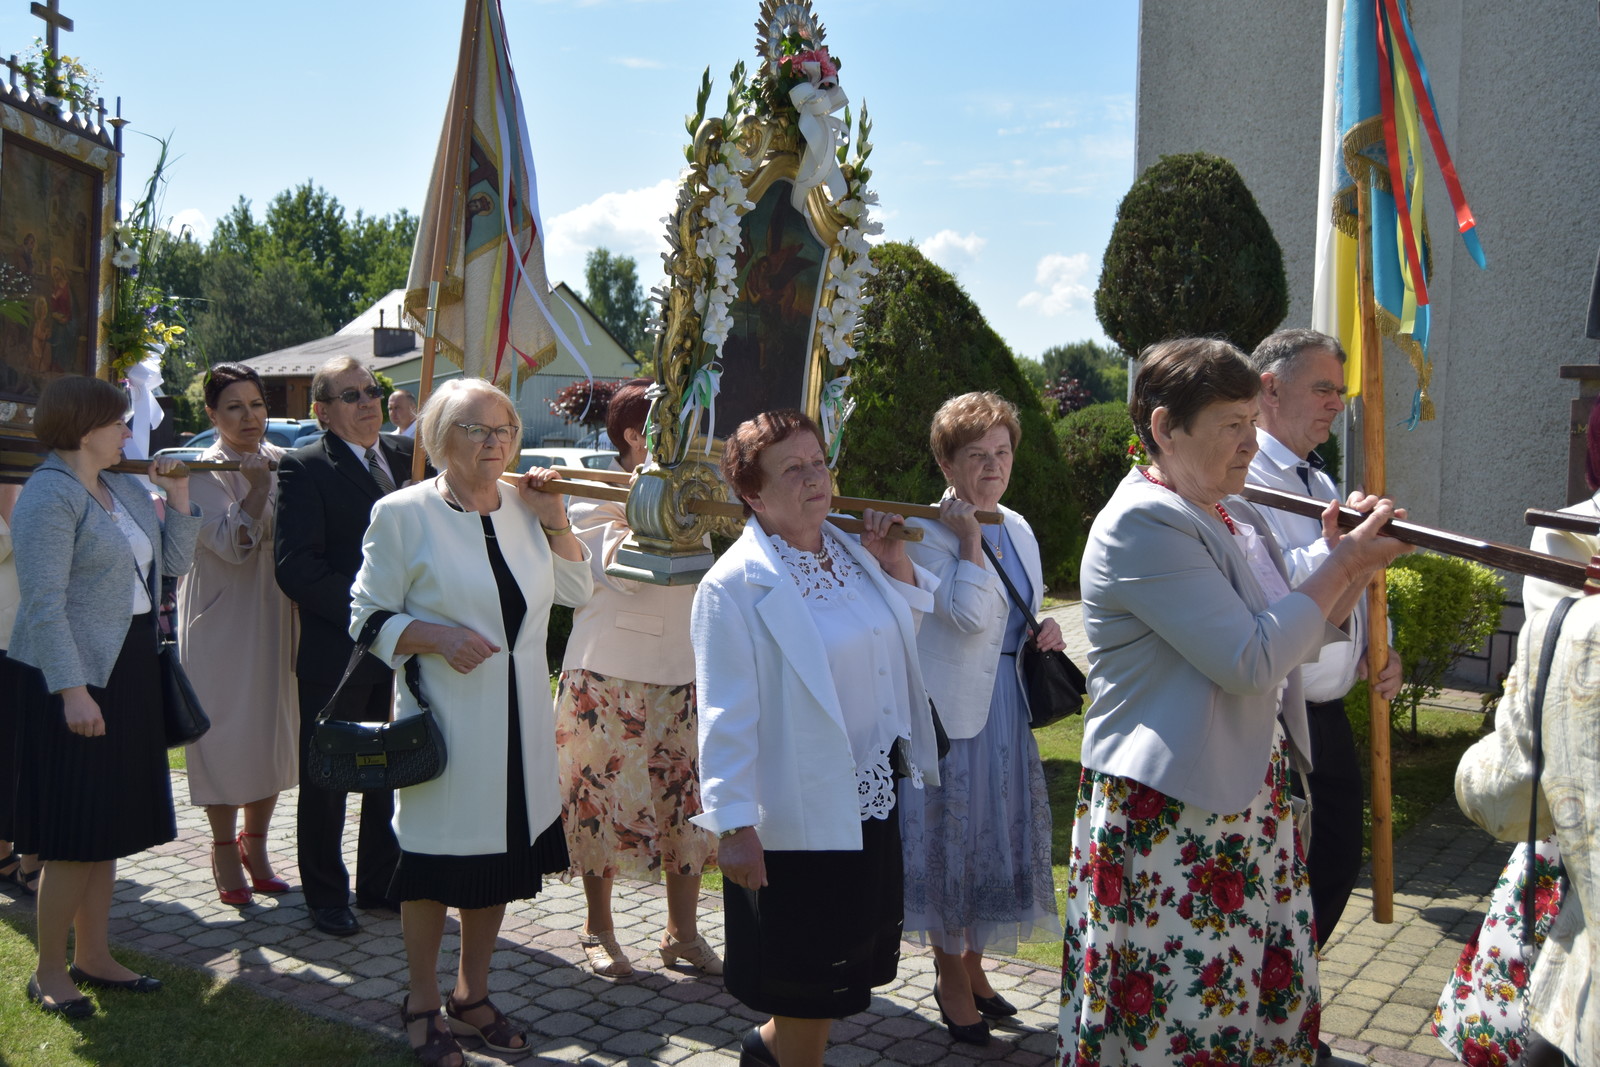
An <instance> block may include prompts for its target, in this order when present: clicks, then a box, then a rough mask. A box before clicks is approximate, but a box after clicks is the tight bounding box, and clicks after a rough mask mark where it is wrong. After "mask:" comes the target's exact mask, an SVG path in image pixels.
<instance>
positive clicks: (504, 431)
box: [456, 422, 517, 445]
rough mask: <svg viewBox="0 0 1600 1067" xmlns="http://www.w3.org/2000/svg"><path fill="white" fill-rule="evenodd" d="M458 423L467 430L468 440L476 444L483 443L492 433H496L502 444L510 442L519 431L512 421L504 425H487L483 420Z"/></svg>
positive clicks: (496, 438)
mask: <svg viewBox="0 0 1600 1067" xmlns="http://www.w3.org/2000/svg"><path fill="white" fill-rule="evenodd" d="M456 425H457V426H459V427H461V428H462V429H463V430H465V431H467V440H469V441H471V442H472V443H473V444H475V445H481V444H483V443H484V442H485V441H487V440H488V439H489V435H490V434H494V436H495V440H497V441H499V442H501V443H502V444H505V443H509V442H510V440H511V438H512V436H513V435H515V434H516V432H517V428H516V427H515V426H513V425H511V424H510V423H507V424H506V425H504V426H485V425H483V423H481V422H458V423H456Z"/></svg>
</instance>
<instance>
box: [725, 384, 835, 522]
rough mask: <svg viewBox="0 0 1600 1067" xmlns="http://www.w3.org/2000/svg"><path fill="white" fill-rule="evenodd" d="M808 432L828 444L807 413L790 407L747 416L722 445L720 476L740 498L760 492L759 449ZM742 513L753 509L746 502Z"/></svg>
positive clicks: (825, 444) (818, 441)
mask: <svg viewBox="0 0 1600 1067" xmlns="http://www.w3.org/2000/svg"><path fill="white" fill-rule="evenodd" d="M802 432H809V433H810V434H811V435H812V436H813V437H815V438H816V439H817V444H819V445H822V446H823V448H824V449H826V448H827V443H826V442H825V441H823V439H822V431H821V430H819V429H818V428H817V424H816V422H814V421H813V420H812V418H811V416H810V415H807V414H806V413H805V412H803V411H796V410H795V409H793V408H781V409H779V410H778V411H763V412H762V413H761V414H759V415H757V416H756V417H755V418H753V419H746V420H745V421H744V422H741V423H740V424H739V428H738V429H737V430H734V431H733V432H732V433H731V434H729V435H728V439H727V441H726V442H724V444H723V448H722V477H723V480H724V481H726V482H727V483H728V486H729V488H731V489H732V490H733V495H734V496H736V497H738V498H739V499H740V500H741V501H743V500H745V498H746V497H750V496H755V495H757V494H759V493H760V492H761V489H762V484H761V453H763V452H765V451H766V450H767V449H769V448H771V447H772V446H773V445H775V444H778V443H780V442H782V441H787V440H788V439H789V438H791V437H793V436H794V435H795V434H797V433H802ZM744 513H745V516H746V517H747V518H748V517H749V516H750V515H751V514H752V512H751V510H750V505H749V504H748V503H746V504H745V506H744Z"/></svg>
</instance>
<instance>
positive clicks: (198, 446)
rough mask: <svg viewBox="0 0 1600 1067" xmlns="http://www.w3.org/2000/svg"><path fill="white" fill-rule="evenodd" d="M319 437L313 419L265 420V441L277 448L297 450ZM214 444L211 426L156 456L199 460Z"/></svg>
mask: <svg viewBox="0 0 1600 1067" xmlns="http://www.w3.org/2000/svg"><path fill="white" fill-rule="evenodd" d="M320 436H322V427H320V426H318V425H317V422H316V420H315V419H268V420H267V440H268V441H271V442H272V443H273V444H275V445H277V446H278V447H279V448H299V447H300V446H301V445H307V444H310V443H311V442H312V441H315V440H316V439H317V438H318V437H320ZM216 443H217V430H216V427H214V426H213V427H211V428H209V429H205V430H201V431H200V432H199V433H197V434H195V435H194V436H193V437H191V438H189V439H188V440H187V441H185V442H184V443H183V444H181V445H175V446H173V447H172V448H163V449H161V450H160V451H159V452H157V453H156V455H157V456H158V457H162V458H164V457H167V456H171V457H173V458H174V459H181V460H184V461H188V460H191V459H199V458H200V453H202V452H204V451H205V450H206V449H208V448H210V447H211V446H212V445H214V444H216Z"/></svg>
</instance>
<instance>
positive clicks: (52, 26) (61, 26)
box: [33, 0, 72, 60]
mask: <svg viewBox="0 0 1600 1067" xmlns="http://www.w3.org/2000/svg"><path fill="white" fill-rule="evenodd" d="M60 3H61V0H49V3H48V4H41V3H39V2H38V0H35V2H34V5H33V13H34V14H35V15H36V16H38V17H39V18H41V19H43V20H44V24H45V31H44V33H45V38H44V46H45V47H46V48H48V49H49V50H50V58H51V59H52V60H55V59H59V58H60V56H61V50H60V44H61V38H60V31H61V30H66V31H67V32H68V33H71V32H72V20H71V19H69V18H67V16H65V15H63V14H62V13H61V9H60V7H59V6H58V5H59V4H60Z"/></svg>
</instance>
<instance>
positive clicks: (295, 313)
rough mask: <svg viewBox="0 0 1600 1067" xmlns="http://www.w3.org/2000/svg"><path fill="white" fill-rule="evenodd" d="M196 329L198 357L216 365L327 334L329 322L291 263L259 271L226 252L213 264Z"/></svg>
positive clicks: (276, 263) (272, 264) (278, 262)
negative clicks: (313, 301)
mask: <svg viewBox="0 0 1600 1067" xmlns="http://www.w3.org/2000/svg"><path fill="white" fill-rule="evenodd" d="M191 329H192V333H193V337H192V341H193V343H194V344H195V345H196V347H197V348H198V349H199V352H200V354H201V356H202V359H201V360H197V362H201V363H203V365H205V366H211V365H212V364H215V363H222V362H226V361H229V360H240V359H249V358H251V357H252V356H259V355H261V354H262V353H264V352H275V351H277V350H278V349H280V348H287V347H289V346H290V345H297V344H300V343H301V342H303V341H310V340H314V339H315V338H318V337H322V336H324V335H325V334H327V333H328V321H327V320H326V319H324V318H323V317H322V316H321V314H320V313H319V312H318V311H317V309H316V308H315V307H314V306H313V305H312V303H311V300H310V294H309V293H307V291H306V287H305V283H304V282H303V281H302V280H301V278H300V276H299V274H297V273H296V272H295V270H294V269H293V267H292V266H291V265H290V264H288V263H286V262H284V261H282V260H273V261H270V262H269V263H267V264H266V266H265V267H263V268H262V269H260V270H257V269H256V268H255V267H254V266H252V264H251V263H250V262H249V261H248V260H246V259H245V258H244V257H243V256H237V255H231V254H223V255H218V256H215V257H213V258H212V259H211V262H210V264H209V266H208V269H207V272H206V277H205V285H204V299H203V303H202V305H201V311H200V313H199V314H197V315H196V316H195V322H194V326H193V327H192V328H191Z"/></svg>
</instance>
